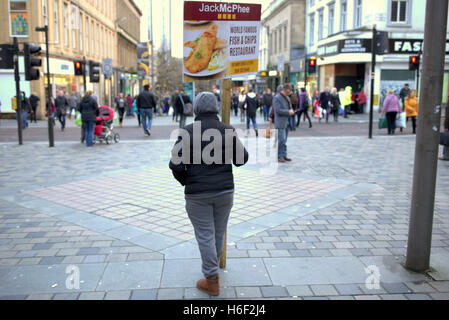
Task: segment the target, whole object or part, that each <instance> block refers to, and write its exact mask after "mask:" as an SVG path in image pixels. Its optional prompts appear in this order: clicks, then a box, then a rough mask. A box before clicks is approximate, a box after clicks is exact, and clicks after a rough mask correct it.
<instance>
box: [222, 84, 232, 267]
mask: <svg viewBox="0 0 449 320" xmlns="http://www.w3.org/2000/svg"><path fill="white" fill-rule="evenodd" d="M231 89H232V80H231V79H224V80H223V86H222V88H221V90H222V92H221V93H222V96H221V119H222V122H223V123H225V124H231ZM226 242H227V232H226V233H225V238H224V244H223V254H222V255H221V258H220V268H221V269H224V268H226Z"/></svg>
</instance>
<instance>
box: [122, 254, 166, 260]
mask: <svg viewBox="0 0 449 320" xmlns="http://www.w3.org/2000/svg"><path fill="white" fill-rule="evenodd" d="M162 259H164V255H163V254H160V253H159V252H144V253H130V254H129V255H128V259H127V261H146V260H162Z"/></svg>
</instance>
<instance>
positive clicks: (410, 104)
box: [404, 91, 418, 134]
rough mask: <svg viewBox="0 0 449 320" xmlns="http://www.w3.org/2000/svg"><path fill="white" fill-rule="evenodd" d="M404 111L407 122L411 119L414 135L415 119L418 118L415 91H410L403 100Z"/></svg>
mask: <svg viewBox="0 0 449 320" xmlns="http://www.w3.org/2000/svg"><path fill="white" fill-rule="evenodd" d="M404 109H405V113H406V114H407V122H408V120H409V119H412V124H413V134H416V117H417V116H418V99H417V98H416V94H415V91H410V94H409V95H408V96H407V97H406V98H405V100H404Z"/></svg>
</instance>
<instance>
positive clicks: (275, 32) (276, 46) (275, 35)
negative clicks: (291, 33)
mask: <svg viewBox="0 0 449 320" xmlns="http://www.w3.org/2000/svg"><path fill="white" fill-rule="evenodd" d="M277 48H278V32H277V30H274V46H273V53H275V54H276V53H277Z"/></svg>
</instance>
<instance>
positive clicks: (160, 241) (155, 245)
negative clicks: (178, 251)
mask: <svg viewBox="0 0 449 320" xmlns="http://www.w3.org/2000/svg"><path fill="white" fill-rule="evenodd" d="M129 241H130V242H132V243H133V244H136V245H139V246H143V247H145V248H148V249H151V250H154V251H160V250H162V249H166V248H170V247H172V246H174V245H176V244H179V243H181V242H183V241H182V240H179V239H175V238H172V237H167V236H164V235H162V234H158V233H147V234H144V235H141V236H137V237H134V238H131V239H130V240H129Z"/></svg>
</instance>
